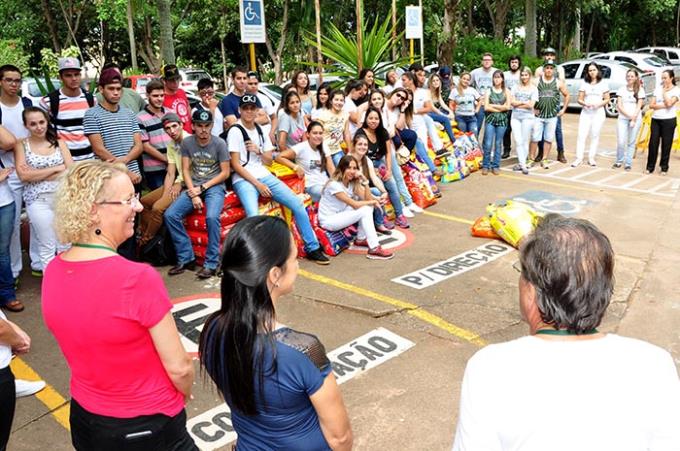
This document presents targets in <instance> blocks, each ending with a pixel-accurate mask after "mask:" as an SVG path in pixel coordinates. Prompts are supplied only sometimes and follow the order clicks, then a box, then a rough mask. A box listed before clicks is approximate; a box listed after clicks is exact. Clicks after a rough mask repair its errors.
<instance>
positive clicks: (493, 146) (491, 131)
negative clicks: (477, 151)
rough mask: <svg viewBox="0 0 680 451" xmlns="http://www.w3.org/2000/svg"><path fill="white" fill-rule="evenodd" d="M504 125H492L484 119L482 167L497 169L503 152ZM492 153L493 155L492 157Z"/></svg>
mask: <svg viewBox="0 0 680 451" xmlns="http://www.w3.org/2000/svg"><path fill="white" fill-rule="evenodd" d="M505 129H506V127H505V126H504V125H503V126H499V125H493V124H492V123H490V122H489V121H486V125H485V127H484V144H483V145H482V147H483V149H484V160H483V161H482V167H483V168H485V169H498V168H500V167H501V154H502V153H503V136H504V135H505ZM492 153H493V157H492Z"/></svg>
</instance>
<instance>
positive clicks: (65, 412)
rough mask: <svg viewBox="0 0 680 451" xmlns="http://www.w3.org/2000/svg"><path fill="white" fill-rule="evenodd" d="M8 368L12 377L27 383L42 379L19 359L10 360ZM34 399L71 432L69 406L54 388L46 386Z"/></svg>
mask: <svg viewBox="0 0 680 451" xmlns="http://www.w3.org/2000/svg"><path fill="white" fill-rule="evenodd" d="M10 367H11V368H12V373H14V377H15V378H17V379H24V380H29V381H37V380H41V379H42V378H41V377H40V375H39V374H38V373H36V372H35V371H34V370H33V368H31V367H30V366H28V364H27V363H26V362H24V361H23V360H21V359H20V358H19V357H16V358H14V359H12V363H11V364H10ZM35 397H36V398H38V400H40V402H42V403H43V404H45V406H47V408H48V409H49V410H50V413H51V414H52V416H53V417H54V419H55V420H57V423H59V424H61V425H62V426H64V427H65V428H66V429H67V430H69V431H70V430H71V425H70V423H69V415H70V413H71V407H70V404H69V403H68V401H67V400H66V399H64V397H63V396H61V395H60V394H59V392H58V391H56V390H55V389H54V387H52V386H51V385H50V384H47V385H46V386H45V388H43V389H42V390H40V391H39V392H38V393H36V394H35Z"/></svg>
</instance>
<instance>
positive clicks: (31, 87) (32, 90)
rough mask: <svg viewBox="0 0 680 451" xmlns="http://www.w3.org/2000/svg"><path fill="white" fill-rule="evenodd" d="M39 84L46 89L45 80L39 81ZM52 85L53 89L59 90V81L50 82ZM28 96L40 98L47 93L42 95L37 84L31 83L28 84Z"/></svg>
mask: <svg viewBox="0 0 680 451" xmlns="http://www.w3.org/2000/svg"><path fill="white" fill-rule="evenodd" d="M40 83H42V85H43V87H44V88H45V89H47V86H45V80H43V79H40ZM52 85H53V86H54V89H59V88H61V81H59V80H52ZM28 95H29V96H31V97H42V96H44V95H47V93H44V94H43V93H42V92H40V88H39V87H38V83H37V82H35V81H32V82H30V83H29V84H28Z"/></svg>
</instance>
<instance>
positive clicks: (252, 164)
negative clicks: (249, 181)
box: [227, 119, 274, 184]
mask: <svg viewBox="0 0 680 451" xmlns="http://www.w3.org/2000/svg"><path fill="white" fill-rule="evenodd" d="M236 123H237V124H239V125H241V126H243V123H242V122H241V120H240V119H239V120H238V121H236ZM244 128H245V127H244ZM260 128H262V127H260ZM245 129H246V132H247V133H248V136H249V137H250V140H251V141H252V142H254V143H255V144H257V145H258V147H259V148H260V151H261V152H266V151H270V150H273V149H274V146H273V145H272V142H271V140H270V139H269V135H266V134H264V130H263V136H262V137H260V136H259V134H258V133H257V128H256V127H253V129H252V130H250V129H248V128H245ZM227 149H229V153H230V154H234V153H238V158H239V161H240V162H241V166H243V168H244V169H245V170H246V171H248V172H249V173H250V175H252V176H253V177H255V178H256V179H261V178H263V177H266V176H268V175H271V172H269V170H268V169H267V168H266V167H264V163H262V157H261V155H260V154H259V153H255V152H248V151H247V150H246V144H245V143H244V142H243V133H241V130H239V129H238V128H236V127H233V128H231V129H230V130H229V134H227ZM232 158H236V155H232ZM241 180H244V179H243V177H241V176H240V175H238V174H237V173H236V171H234V173H233V175H232V182H233V183H234V184H235V183H237V182H240V181H241Z"/></svg>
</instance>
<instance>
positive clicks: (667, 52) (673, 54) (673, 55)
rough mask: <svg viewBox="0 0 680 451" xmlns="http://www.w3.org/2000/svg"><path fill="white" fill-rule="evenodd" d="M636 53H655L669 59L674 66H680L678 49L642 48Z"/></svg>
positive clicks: (679, 51) (679, 50) (679, 49)
mask: <svg viewBox="0 0 680 451" xmlns="http://www.w3.org/2000/svg"><path fill="white" fill-rule="evenodd" d="M636 52H639V53H653V54H655V55H658V56H661V57H663V58H665V59H667V60H668V61H670V62H671V64H673V65H674V66H675V65H680V48H677V47H642V48H641V49H637V50H636Z"/></svg>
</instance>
